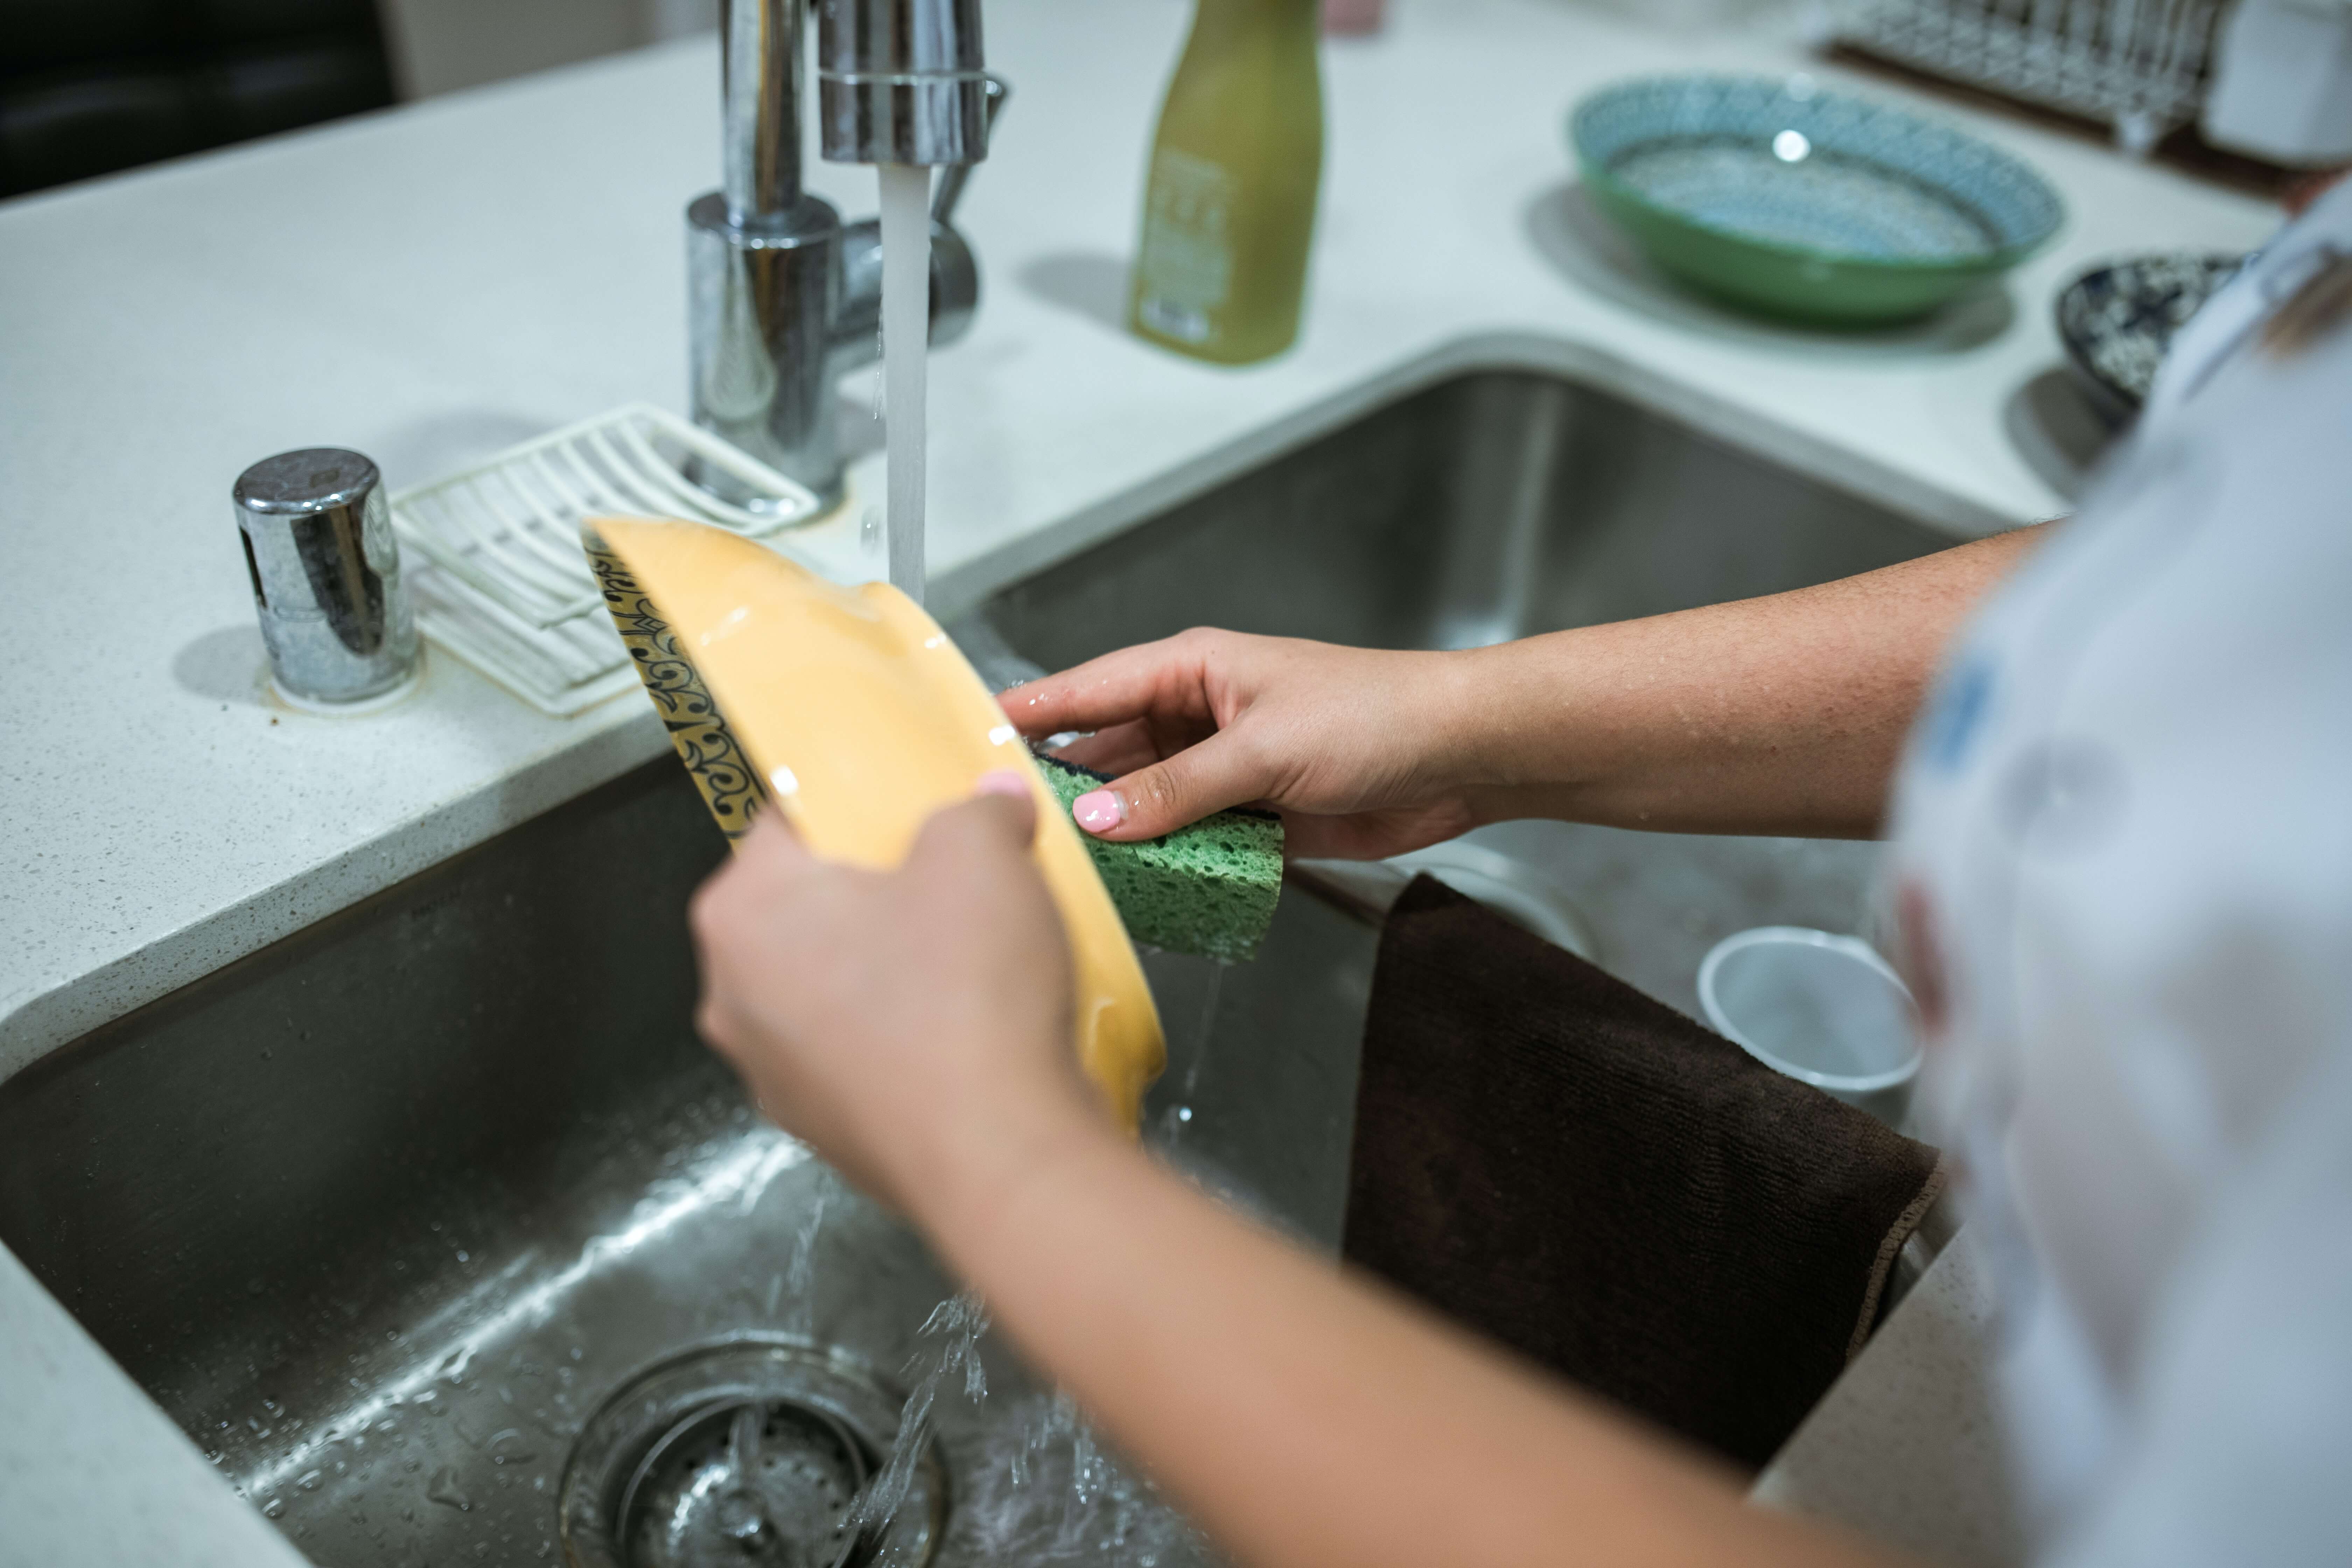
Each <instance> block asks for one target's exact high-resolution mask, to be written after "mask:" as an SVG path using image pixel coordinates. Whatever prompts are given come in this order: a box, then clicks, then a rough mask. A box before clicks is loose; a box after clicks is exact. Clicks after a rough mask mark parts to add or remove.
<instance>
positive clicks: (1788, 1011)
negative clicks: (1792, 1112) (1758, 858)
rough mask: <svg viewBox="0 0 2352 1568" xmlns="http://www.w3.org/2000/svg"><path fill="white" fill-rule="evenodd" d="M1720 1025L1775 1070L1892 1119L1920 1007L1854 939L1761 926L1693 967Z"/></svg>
mask: <svg viewBox="0 0 2352 1568" xmlns="http://www.w3.org/2000/svg"><path fill="white" fill-rule="evenodd" d="M1698 1000H1699V1006H1700V1007H1701V1009H1702V1010H1704V1011H1705V1012H1706V1021H1707V1022H1708V1023H1709V1024H1711V1025H1712V1026H1714V1027H1715V1029H1716V1031H1717V1033H1718V1034H1720V1035H1722V1036H1723V1037H1725V1038H1727V1039H1729V1040H1731V1041H1732V1042H1733V1043H1735V1044H1737V1045H1738V1046H1739V1047H1740V1048H1742V1049H1743V1050H1745V1051H1747V1052H1748V1055H1749V1056H1752V1057H1754V1058H1756V1059H1757V1060H1758V1061H1760V1062H1762V1063H1763V1064H1764V1065H1765V1066H1766V1067H1769V1068H1772V1069H1773V1070H1774V1071H1776V1072H1782V1073H1786V1074H1788V1075H1789V1076H1790V1078H1793V1079H1801V1080H1802V1081H1803V1082H1806V1083H1810V1084H1811V1085H1813V1086H1814V1087H1815V1088H1817V1089H1826V1090H1827V1091H1828V1092H1830V1093H1831V1094H1833V1095H1835V1096H1837V1097H1838V1098H1839V1099H1840V1100H1845V1101H1846V1102H1847V1103H1849V1104H1852V1105H1858V1106H1860V1107H1862V1109H1864V1110H1868V1111H1870V1112H1872V1113H1873V1114H1874V1115H1876V1116H1878V1117H1879V1118H1880V1119H1881V1120H1882V1121H1887V1122H1889V1123H1893V1122H1895V1121H1899V1120H1900V1119H1901V1116H1902V1113H1903V1111H1904V1110H1905V1109H1906V1107H1907V1105H1908V1103H1909V1100H1910V1088H1911V1081H1912V1079H1915V1078H1916V1077H1917V1075H1918V1071H1919V1061H1920V1048H1919V1021H1918V1011H1917V1009H1916V1007H1915V1006H1914V1005H1913V1004H1912V1000H1911V993H1910V991H1909V990H1908V989H1907V988H1906V986H1905V985H1904V984H1903V982H1902V980H1901V979H1900V978H1899V977H1898V976H1897V975H1896V974H1895V971H1894V970H1893V969H1892V968H1891V967H1889V966H1888V964H1887V962H1886V961H1885V959H1884V958H1881V957H1880V956H1879V955H1878V953H1877V952H1875V951H1874V949H1873V948H1872V947H1871V945H1870V944H1869V943H1868V942H1864V941H1862V940H1861V939H1860V938H1858V937H1851V936H1839V935H1836V934H1834V933H1832V932H1830V931H1811V930H1809V929H1807V928H1805V927H1803V926H1759V927H1757V928H1756V929H1754V930H1753V931H1739V932H1738V933H1736V934H1734V935H1731V936H1727V937H1725V938H1724V939H1723V940H1722V941H1721V942H1717V943H1716V944H1715V946H1714V948H1713V949H1711V950H1710V951H1709V952H1708V953H1707V955H1706V960H1705V962H1703V963H1700V965H1699V969H1698Z"/></svg>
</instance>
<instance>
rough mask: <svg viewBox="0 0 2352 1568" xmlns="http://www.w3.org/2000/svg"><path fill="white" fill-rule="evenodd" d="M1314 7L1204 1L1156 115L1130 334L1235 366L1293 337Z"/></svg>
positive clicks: (1311, 183)
mask: <svg viewBox="0 0 2352 1568" xmlns="http://www.w3.org/2000/svg"><path fill="white" fill-rule="evenodd" d="M1319 11H1320V6H1319V4H1318V0H1200V8H1199V10H1198V11H1197V12H1196V13H1195V14H1194V16H1193V18H1192V37H1191V38H1190V39H1188V40H1187V41H1186V43H1185V45H1184V57H1183V58H1182V59H1181V60H1180V61H1179V62H1178V63H1177V67H1176V77H1175V79H1174V80H1173V81H1171V83H1170V84H1169V87H1168V100H1167V101H1166V102H1165V103H1164V104H1162V105H1161V106H1160V131H1159V134H1158V135H1157V136H1156V137H1155V138H1154V140H1153V142H1152V149H1151V174H1150V183H1149V185H1148V188H1147V189H1146V191H1145V194H1144V201H1143V239H1142V244H1141V246H1140V247H1139V250H1138V252H1137V256H1136V264H1135V278H1134V282H1133V288H1132V290H1131V292H1130V295H1129V303H1128V321H1129V325H1130V326H1132V327H1133V329H1134V330H1135V331H1136V332H1137V333H1138V334H1139V336H1142V337H1144V338H1148V339H1150V341H1151V342H1156V343H1161V344H1164V345H1166V346H1167V347H1169V348H1171V349H1175V350H1177V351H1178V352H1179V353H1188V354H1192V355H1195V356H1196V357H1198V358H1201V359H1206V360H1215V361H1218V362H1220V363H1226V364H1239V363H1245V362H1247V361H1250V360H1259V359H1265V358H1266V357H1267V356H1268V355H1270V354H1276V353H1281V352H1282V351H1283V350H1284V349H1286V348H1288V347H1289V346H1290V342H1291V340H1292V339H1293V338H1295V337H1297V335H1298V310H1299V305H1300V303H1301V301H1302V300H1303V299H1304V298H1305V295H1306V292H1307V246H1308V244H1309V242H1310V241H1311V240H1312V238H1313V237H1314V232H1315V195H1316V191H1317V188H1318V185H1319V184H1321V182H1322V175H1323V80H1322V73H1321V69H1320V67H1319V65H1318V61H1317V58H1316V45H1317V41H1318V15H1319Z"/></svg>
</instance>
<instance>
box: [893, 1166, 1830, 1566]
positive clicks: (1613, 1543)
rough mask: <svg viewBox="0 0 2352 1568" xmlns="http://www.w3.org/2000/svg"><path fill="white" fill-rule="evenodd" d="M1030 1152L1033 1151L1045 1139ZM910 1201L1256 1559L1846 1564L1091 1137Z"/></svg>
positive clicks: (1659, 1444)
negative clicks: (1002, 1174) (1013, 1169)
mask: <svg viewBox="0 0 2352 1568" xmlns="http://www.w3.org/2000/svg"><path fill="white" fill-rule="evenodd" d="M1041 1147H1047V1146H1041ZM1049 1147H1050V1152H1038V1153H1034V1154H1033V1155H1032V1156H1030V1157H1029V1158H1027V1159H1026V1161H1025V1162H1024V1168H1023V1169H1022V1171H1021V1172H1020V1173H1018V1174H1016V1175H1013V1176H1011V1177H1009V1178H1007V1179H1005V1180H1003V1181H1001V1182H995V1183H973V1182H970V1181H966V1182H962V1183H959V1184H950V1185H949V1186H947V1187H945V1188H943V1189H941V1190H943V1191H946V1192H948V1193H950V1194H952V1195H950V1196H948V1197H946V1198H945V1199H943V1201H942V1204H941V1205H940V1206H939V1207H938V1208H936V1209H935V1210H934V1212H933V1213H932V1214H930V1215H928V1216H927V1218H928V1219H929V1223H930V1227H931V1228H932V1230H933V1232H934V1235H935V1237H936V1238H937V1239H938V1241H939V1242H940V1245H941V1247H943V1249H944V1250H945V1251H946V1252H947V1253H948V1255H949V1257H950V1259H951V1260H952V1261H953V1262H954V1263H955V1265H956V1266H957V1268H959V1269H960V1270H961V1272H962V1273H964V1274H965V1276H966V1277H967V1278H969V1279H971V1280H972V1282H973V1283H974V1284H975V1285H977V1286H978V1287H979V1288H980V1289H981V1290H982V1293H983V1294H984V1295H985V1296H986V1297H987V1299H988V1300H989V1302H990V1305H991V1308H992V1311H993V1312H994V1313H995V1315H996V1317H997V1319H998V1321H1000V1322H1001V1323H1002V1324H1003V1326H1004V1327H1006V1328H1007V1329H1009V1330H1010V1331H1012V1333H1013V1335H1014V1337H1015V1338H1016V1339H1018V1340H1019V1341H1020V1342H1022V1344H1023V1345H1024V1348H1025V1349H1026V1350H1027V1351H1028V1352H1030V1353H1031V1354H1032V1355H1033V1356H1034V1357H1035V1358H1036V1359H1037V1360H1039V1361H1040V1362H1042V1363H1044V1364H1045V1367H1046V1368H1047V1369H1048V1370H1049V1371H1050V1372H1051V1373H1053V1374H1054V1375H1055V1377H1056V1378H1058V1379H1059V1380H1060V1381H1061V1382H1062V1383H1063V1384H1065V1385H1066V1386H1067V1387H1068V1388H1070V1389H1071V1391H1072V1392H1073V1393H1075V1394H1076V1395H1077V1397H1078V1398H1079V1399H1080V1401H1081V1402H1082V1403H1083V1404H1084V1405H1086V1407H1087V1409H1088V1411H1089V1412H1091V1413H1092V1414H1093V1415H1095V1416H1096V1417H1097V1419H1099V1420H1100V1421H1102V1422H1103V1423H1104V1424H1105V1425H1106V1426H1107V1427H1108V1429H1109V1431H1110V1432H1111V1434H1112V1435H1113V1436H1115V1437H1116V1438H1117V1440H1118V1442H1119V1443H1120V1445H1121V1446H1122V1447H1125V1448H1126V1449H1127V1450H1128V1451H1129V1453H1131V1454H1133V1455H1134V1456H1135V1457H1136V1458H1139V1460H1141V1461H1142V1462H1143V1463H1144V1464H1145V1465H1146V1466H1147V1467H1148V1468H1150V1470H1151V1472H1152V1473H1153V1474H1154V1475H1155V1476H1156V1477H1158V1478H1159V1479H1160V1481H1161V1482H1162V1483H1163V1484H1164V1485H1166V1486H1168V1487H1169V1488H1171V1490H1172V1491H1173V1492H1174V1493H1175V1494H1176V1496H1178V1497H1179V1498H1180V1499H1181V1500H1182V1501H1183V1502H1184V1503H1185V1504H1186V1506H1187V1507H1188V1508H1189V1509H1190V1510H1191V1511H1192V1513H1193V1514H1194V1516H1195V1517H1196V1518H1198V1519H1199V1520H1200V1521H1202V1523H1203V1524H1204V1525H1206V1526H1207V1527H1208V1528H1209V1529H1210V1530H1211V1531H1212V1532H1213V1533H1214V1534H1215V1535H1216V1536H1217V1537H1218V1538H1219V1540H1220V1541H1221V1542H1223V1544H1224V1545H1225V1546H1226V1547H1227V1548H1229V1549H1230V1550H1232V1551H1234V1552H1236V1553H1237V1554H1238V1555H1239V1556H1240V1557H1241V1558H1242V1559H1243V1560H1244V1561H1245V1562H1250V1563H1258V1564H1264V1565H1268V1568H1294V1565H1298V1568H1304V1565H1307V1564H1323V1563H1329V1564H1334V1565H1342V1564H1344V1565H1345V1568H1381V1565H1382V1564H1390V1563H1393V1564H1397V1565H1398V1568H1427V1565H1428V1564H1430V1563H1450V1564H1459V1565H1461V1568H1485V1565H1487V1564H1504V1563H1530V1562H1537V1561H1541V1562H1545V1563H1595V1564H1602V1563H1605V1564H1609V1565H1610V1568H1633V1565H1637V1564H1644V1563H1659V1564H1664V1563H1691V1564H1698V1563H1706V1564H1709V1565H1710V1568H1729V1565H1734V1564H1747V1563H1775V1564H1780V1563H1786V1564H1797V1563H1814V1564H1832V1563H1835V1564H1841V1565H1843V1564H1859V1563H1865V1562H1870V1561H1875V1560H1876V1559H1874V1558H1872V1557H1870V1556H1869V1555H1868V1554H1867V1553H1865V1552H1863V1551H1862V1550H1860V1549H1859V1548H1857V1547H1856V1546H1855V1545H1853V1543H1851V1542H1847V1541H1845V1540H1844V1539H1843V1538H1841V1537H1838V1536H1835V1535H1832V1534H1831V1533H1829V1532H1827V1531H1820V1530H1816V1529H1815V1528H1813V1527H1811V1526H1809V1525H1805V1524H1802V1523H1800V1522H1798V1521H1793V1520H1790V1519H1786V1518H1782V1517H1780V1516H1776V1515H1772V1514H1769V1513H1765V1512H1762V1511H1760V1510H1753V1509H1750V1508H1748V1507H1747V1506H1746V1505H1745V1504H1744V1503H1743V1502H1742V1501H1741V1500H1740V1498H1739V1495H1738V1490H1737V1489H1736V1487H1735V1486H1734V1485H1733V1483H1732V1482H1731V1481H1730V1480H1729V1479H1727V1477H1726V1476H1724V1475H1722V1474H1720V1473H1718V1472H1717V1471H1715V1470H1714V1469H1712V1468H1710V1467H1708V1466H1707V1465H1706V1464H1705V1463H1704V1462H1702V1461H1699V1460H1697V1459H1696V1458H1692V1457H1691V1456H1689V1455H1687V1454H1685V1453H1684V1452H1682V1451H1681V1450H1679V1449H1677V1448H1675V1447H1671V1446H1669V1445H1668V1444H1666V1443H1664V1442H1663V1441H1659V1440H1656V1439H1654V1438H1651V1437H1649V1436H1645V1435H1643V1434H1641V1433H1639V1432H1637V1431H1636V1429H1635V1428H1633V1426H1631V1425H1630V1424H1629V1423H1627V1422H1624V1421H1622V1419H1620V1418H1618V1417H1616V1416H1614V1415H1611V1414H1609V1413H1607V1412H1606V1411H1604V1410H1602V1409H1601V1408H1600V1407H1598V1406H1594V1405H1589V1404H1586V1403H1584V1402H1583V1401H1581V1400H1580V1399H1579V1398H1578V1397H1577V1396H1575V1395H1574V1394H1570V1393H1568V1392H1567V1391H1565V1390H1561V1389H1557V1388H1554V1387H1552V1386H1551V1385H1549V1384H1546V1383H1544V1382H1542V1381H1541V1380H1540V1379H1539V1378H1538V1376H1537V1375H1536V1374H1534V1373H1531V1372H1528V1370H1526V1369H1523V1368H1519V1367H1517V1366H1514V1365H1512V1364H1511V1363H1508V1362H1507V1361H1505V1360H1504V1359H1502V1358H1501V1357H1500V1356H1498V1355H1496V1354H1494V1353H1492V1352H1488V1351H1486V1350H1485V1349H1484V1348H1482V1347H1480V1346H1478V1345H1477V1344H1475V1342H1471V1341H1470V1340H1468V1339H1466V1338H1465V1337H1463V1336H1461V1335H1460V1334H1458V1333H1457V1332H1455V1331H1453V1330H1451V1329H1449V1328H1447V1327H1445V1326H1444V1325H1442V1324H1440V1323H1439V1322H1437V1321H1433V1320H1432V1319H1430V1318H1428V1317H1426V1316H1424V1315H1423V1314H1422V1313H1421V1312H1419V1311H1418V1310H1415V1309H1412V1308H1411V1307H1409V1306H1407V1305H1405V1304H1403V1303H1402V1302H1401V1301H1399V1300H1394V1299H1392V1298H1391V1297H1389V1296H1387V1295H1385V1294H1383V1293H1381V1292H1380V1291H1377V1290H1376V1289H1372V1288H1370V1286H1368V1285H1366V1284H1365V1283H1364V1282H1362V1281H1361V1280H1359V1279H1354V1278H1351V1277H1349V1276H1347V1275H1344V1274H1342V1273H1341V1272H1339V1270H1338V1269H1336V1268H1332V1267H1330V1266H1328V1265H1327V1264H1324V1263H1321V1262H1318V1261H1317V1260H1315V1259H1313V1258H1308V1257H1307V1256H1306V1255H1305V1254H1303V1253H1301V1252H1299V1251H1297V1249H1295V1248H1293V1247H1289V1246H1287V1245H1286V1244H1284V1243H1282V1242H1280V1241H1277V1240H1276V1239H1275V1238H1273V1237H1270V1236H1267V1235H1266V1234H1265V1233H1264V1232H1262V1231H1259V1230H1257V1229H1255V1227H1253V1226H1248V1225H1246V1224H1244V1223H1243V1222H1242V1221H1240V1220H1239V1219H1237V1218H1235V1217H1234V1216H1233V1215H1229V1214H1226V1213H1224V1212H1223V1211H1222V1210H1219V1209H1217V1208H1215V1207H1214V1206H1213V1205H1211V1204H1210V1203H1209V1202H1208V1200H1207V1199H1205V1198H1204V1197H1202V1195H1201V1194H1199V1193H1197V1192H1195V1191H1194V1190H1192V1188H1191V1187H1189V1186H1187V1185H1186V1184H1183V1183H1181V1181H1179V1180H1177V1179H1176V1178H1174V1177H1172V1176H1171V1175H1169V1174H1168V1173H1165V1172H1163V1171H1161V1170H1160V1169H1159V1168H1158V1167H1157V1166H1156V1165H1154V1164H1152V1163H1150V1161H1149V1160H1148V1159H1146V1158H1145V1157H1144V1156H1143V1155H1141V1154H1140V1153H1139V1152H1137V1151H1136V1150H1134V1149H1133V1148H1132V1147H1131V1146H1129V1145H1125V1144H1123V1143H1120V1142H1118V1141H1116V1140H1114V1139H1111V1138H1109V1137H1108V1136H1103V1135H1099V1134H1095V1133H1091V1132H1089V1133H1087V1134H1086V1135H1079V1136H1070V1137H1066V1138H1063V1139H1061V1140H1059V1141H1056V1142H1052V1143H1051V1144H1050V1146H1049Z"/></svg>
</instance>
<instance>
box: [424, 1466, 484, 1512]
mask: <svg viewBox="0 0 2352 1568" xmlns="http://www.w3.org/2000/svg"><path fill="white" fill-rule="evenodd" d="M425 1498H426V1500H429V1501H432V1502H437V1503H439V1504H440V1505H441V1506H442V1507H444V1508H454V1509H456V1510H457V1511H458V1512H459V1513H466V1512H468V1511H469V1510H472V1508H473V1506H474V1500H473V1499H472V1498H469V1497H467V1495H466V1494H465V1492H464V1491H463V1490H461V1489H459V1487H458V1485H457V1466H455V1465H444V1466H442V1467H441V1468H439V1469H437V1470H436V1471H434V1472H433V1479H431V1480H430V1481H427V1482H426V1483H425ZM409 1517H410V1518H411V1519H414V1518H415V1517H416V1516H415V1514H413V1513H412V1514H411V1515H409Z"/></svg>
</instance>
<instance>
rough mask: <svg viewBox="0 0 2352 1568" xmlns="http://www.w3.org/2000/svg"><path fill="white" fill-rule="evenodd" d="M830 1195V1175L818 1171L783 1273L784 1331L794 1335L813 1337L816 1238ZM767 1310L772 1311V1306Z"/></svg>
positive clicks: (832, 1190)
mask: <svg viewBox="0 0 2352 1568" xmlns="http://www.w3.org/2000/svg"><path fill="white" fill-rule="evenodd" d="M833 1195H834V1184H833V1177H832V1174H831V1173H829V1172H822V1171H821V1172H820V1173H819V1176H818V1184H817V1191H816V1201H815V1202H814V1204H812V1205H809V1215H808V1218H806V1219H804V1220H803V1221H802V1222H801V1226H800V1229H799V1230H798V1231H796V1232H794V1233H793V1259H792V1262H791V1263H790V1264H789V1265H787V1266H786V1268H785V1269H784V1288H785V1289H787V1290H788V1291H790V1292H791V1294H792V1300H793V1310H792V1317H791V1320H790V1321H789V1324H788V1327H789V1328H790V1329H791V1330H792V1331H793V1332H794V1333H799V1334H806V1335H811V1336H814V1334H815V1332H816V1238H817V1236H818V1233H819V1232H821V1231H822V1230H823V1229H824V1211H825V1210H826V1208H828V1207H829V1206H831V1205H832V1203H833ZM770 1306H771V1310H773V1303H770Z"/></svg>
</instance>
